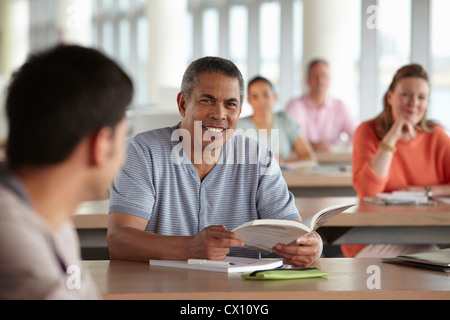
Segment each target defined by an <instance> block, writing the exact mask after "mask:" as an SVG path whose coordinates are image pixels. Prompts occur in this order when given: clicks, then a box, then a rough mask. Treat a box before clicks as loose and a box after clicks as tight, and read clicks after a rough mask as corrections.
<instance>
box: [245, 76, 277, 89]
mask: <svg viewBox="0 0 450 320" xmlns="http://www.w3.org/2000/svg"><path fill="white" fill-rule="evenodd" d="M258 81H262V82H265V83H267V84H268V85H269V86H270V88H271V89H272V90H273V84H272V82H270V80H269V79H267V78H264V77H261V76H256V77H254V78H253V79H251V80H250V81H249V82H248V85H247V90H249V89H250V86H251V85H252V84H254V83H255V82H258Z"/></svg>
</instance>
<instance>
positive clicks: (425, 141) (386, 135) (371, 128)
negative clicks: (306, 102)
mask: <svg viewBox="0 0 450 320" xmlns="http://www.w3.org/2000/svg"><path fill="white" fill-rule="evenodd" d="M429 95H430V84H429V80H428V74H427V72H426V71H425V70H424V69H423V68H422V67H421V66H420V65H417V64H410V65H406V66H404V67H402V68H400V69H399V70H398V71H397V73H396V74H395V76H394V78H393V80H392V83H391V84H390V86H389V89H388V91H387V92H386V94H385V96H384V99H383V111H382V112H381V114H380V115H379V116H377V117H376V118H374V119H372V120H369V121H366V122H364V123H362V124H361V125H360V126H359V127H358V129H357V130H356V132H355V136H354V145H353V160H352V164H353V186H354V188H355V190H356V192H357V194H358V197H359V198H360V199H361V200H362V199H364V197H366V196H376V194H377V193H380V192H392V191H396V190H409V191H416V192H423V193H424V194H426V195H428V197H430V198H432V197H441V196H450V168H449V164H450V137H449V136H448V135H447V134H446V132H445V131H444V129H443V128H442V126H440V125H438V124H437V123H436V122H434V121H431V120H428V119H427V109H428V102H429ZM432 248H433V246H432V247H430V246H413V245H369V246H343V253H344V254H345V255H346V256H354V255H355V254H356V256H358V257H366V256H382V257H391V256H396V255H399V254H408V253H413V252H418V251H424V250H430V249H432Z"/></svg>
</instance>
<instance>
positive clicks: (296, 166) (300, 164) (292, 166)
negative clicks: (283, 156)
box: [280, 160, 318, 171]
mask: <svg viewBox="0 0 450 320" xmlns="http://www.w3.org/2000/svg"><path fill="white" fill-rule="evenodd" d="M280 166H281V169H283V170H288V171H304V170H307V169H309V168H311V167H316V166H318V163H317V162H316V161H312V160H310V161H309V160H308V161H307V160H304V161H292V162H283V163H281V164H280Z"/></svg>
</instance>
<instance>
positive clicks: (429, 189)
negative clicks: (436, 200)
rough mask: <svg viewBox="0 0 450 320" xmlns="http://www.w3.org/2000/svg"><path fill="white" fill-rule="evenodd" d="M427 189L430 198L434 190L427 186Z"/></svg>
mask: <svg viewBox="0 0 450 320" xmlns="http://www.w3.org/2000/svg"><path fill="white" fill-rule="evenodd" d="M425 190H426V192H427V197H428V199H431V198H433V190H431V187H425Z"/></svg>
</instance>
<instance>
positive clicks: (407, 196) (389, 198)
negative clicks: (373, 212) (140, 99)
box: [377, 191, 428, 204]
mask: <svg viewBox="0 0 450 320" xmlns="http://www.w3.org/2000/svg"><path fill="white" fill-rule="evenodd" d="M377 198H378V199H382V200H384V201H386V204H403V203H404V204H408V203H415V204H427V203H428V197H427V196H426V195H425V194H424V193H418V192H408V191H394V192H392V193H388V192H382V193H378V194H377Z"/></svg>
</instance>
